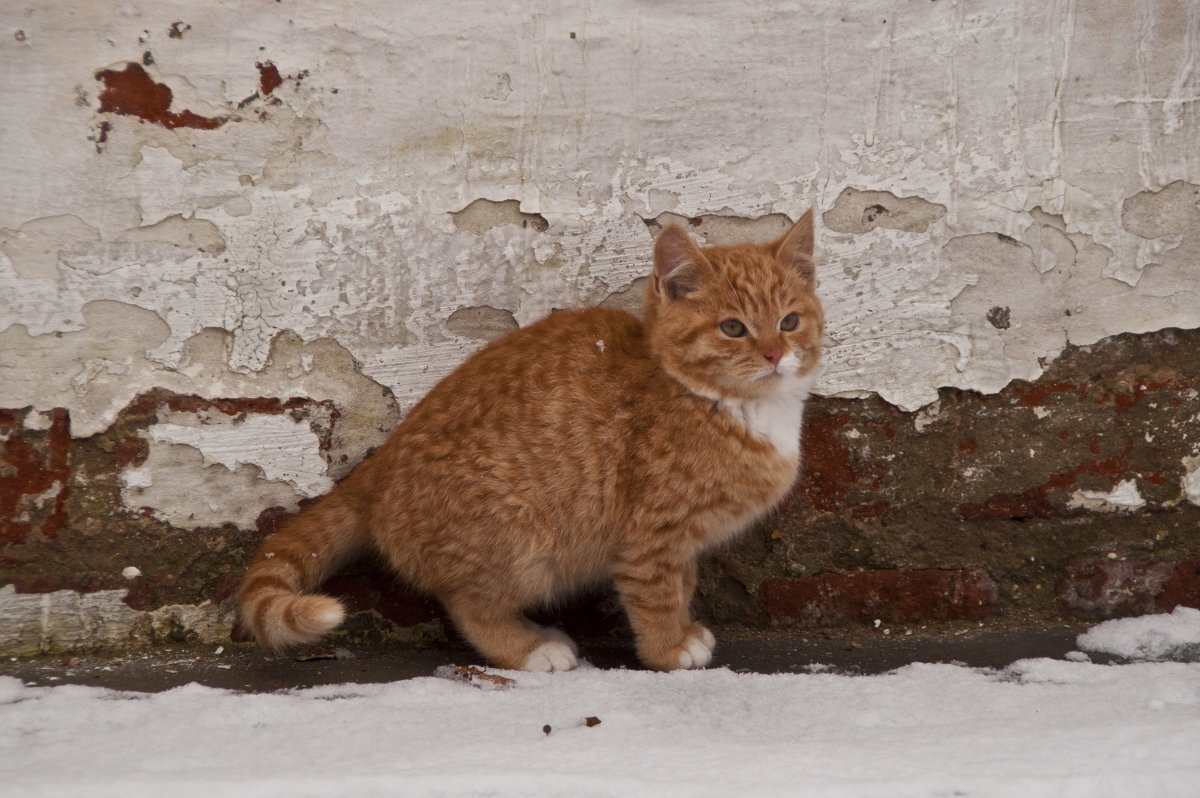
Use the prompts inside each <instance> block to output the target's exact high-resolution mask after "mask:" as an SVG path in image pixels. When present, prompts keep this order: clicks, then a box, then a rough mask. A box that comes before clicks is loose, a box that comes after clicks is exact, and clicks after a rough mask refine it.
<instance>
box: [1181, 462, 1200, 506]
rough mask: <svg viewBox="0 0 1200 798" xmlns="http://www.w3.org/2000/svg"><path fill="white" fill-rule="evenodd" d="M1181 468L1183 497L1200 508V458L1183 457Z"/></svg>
mask: <svg viewBox="0 0 1200 798" xmlns="http://www.w3.org/2000/svg"><path fill="white" fill-rule="evenodd" d="M1183 467H1184V468H1186V469H1187V471H1186V472H1185V473H1184V475H1183V484H1182V486H1181V487H1182V488H1183V496H1184V498H1185V499H1187V500H1188V501H1189V502H1191V503H1192V504H1195V505H1197V506H1200V457H1185V458H1184V460H1183Z"/></svg>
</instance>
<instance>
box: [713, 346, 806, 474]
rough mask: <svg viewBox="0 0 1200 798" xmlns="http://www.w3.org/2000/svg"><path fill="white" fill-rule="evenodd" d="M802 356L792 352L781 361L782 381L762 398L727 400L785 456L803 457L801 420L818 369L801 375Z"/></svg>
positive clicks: (755, 431)
mask: <svg viewBox="0 0 1200 798" xmlns="http://www.w3.org/2000/svg"><path fill="white" fill-rule="evenodd" d="M800 367H801V363H800V359H799V358H798V357H796V355H795V353H793V352H788V353H787V354H786V355H784V356H783V359H782V360H780V361H779V367H778V369H777V371H778V372H779V377H778V378H777V379H778V380H779V384H778V385H777V386H775V390H774V391H772V392H771V393H769V394H768V395H766V396H764V397H761V398H759V399H750V400H747V401H743V402H737V401H729V400H726V401H723V402H722V403H721V404H722V406H723V407H724V408H725V409H726V410H728V411H729V412H730V413H732V414H733V415H734V417H735V418H738V419H739V420H740V421H741V422H742V423H743V424H745V425H746V429H747V431H748V432H749V433H750V434H751V435H754V436H755V437H758V438H762V439H763V440H765V441H767V442H768V443H770V444H771V445H772V446H774V447H775V449H776V450H777V451H778V452H779V453H780V454H781V455H783V456H784V457H789V458H797V459H798V458H799V457H800V422H801V419H802V418H803V416H804V403H805V401H806V400H807V399H808V392H809V389H810V388H811V387H812V384H813V382H814V381H815V380H816V373H815V370H814V371H810V372H809V373H808V374H804V375H800V374H798V373H797V372H798V371H799V370H800Z"/></svg>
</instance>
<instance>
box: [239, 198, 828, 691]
mask: <svg viewBox="0 0 1200 798" xmlns="http://www.w3.org/2000/svg"><path fill="white" fill-rule="evenodd" d="M815 284H816V276H815V268H814V262H813V224H812V212H811V211H809V212H808V213H806V214H805V215H804V216H803V217H802V218H801V219H800V221H798V222H797V223H796V224H795V225H794V226H793V227H792V229H791V230H790V231H789V232H788V233H787V234H785V235H784V236H783V237H782V238H780V239H779V240H778V241H775V242H773V243H771V244H766V245H755V244H745V245H740V246H733V247H706V248H700V247H697V246H696V245H695V244H694V243H693V242H692V241H691V239H690V238H689V237H688V236H687V234H686V233H685V232H683V231H682V230H681V229H679V228H678V227H675V226H668V227H667V228H666V229H664V230H663V232H662V233H661V234H660V235H659V237H658V239H657V241H656V242H655V248H654V268H653V272H652V274H651V279H649V280H648V281H647V287H646V294H645V298H644V301H643V308H644V320H643V321H641V322H639V321H638V320H637V319H635V318H633V317H632V316H630V315H628V314H626V313H623V312H620V311H617V310H612V309H606V308H591V309H586V310H578V311H569V312H562V313H554V314H551V315H550V316H549V317H547V318H545V319H542V320H541V321H539V322H537V323H535V324H532V325H529V326H528V327H525V328H522V329H520V330H517V331H515V332H513V333H511V334H509V335H508V336H506V337H504V338H502V339H500V340H498V341H495V342H493V343H491V344H489V345H488V346H486V347H484V348H483V349H481V350H480V351H479V352H478V353H476V354H475V355H474V356H472V357H471V358H470V359H468V360H467V361H466V362H465V363H464V364H463V365H462V366H460V367H459V368H458V369H457V370H456V371H455V372H453V373H452V374H450V375H449V376H448V377H446V378H445V379H443V380H442V381H441V382H440V383H438V385H436V386H435V387H434V388H433V390H431V391H430V392H429V394H428V395H427V396H426V397H425V398H424V399H423V400H422V401H421V402H420V403H419V404H418V405H417V406H416V407H414V408H413V410H412V411H411V412H410V413H409V414H408V416H407V417H406V418H405V419H404V421H403V422H402V423H401V424H400V426H399V427H397V429H396V430H395V432H394V433H393V434H392V436H391V438H389V440H388V441H387V443H385V444H384V445H383V446H382V447H381V448H380V449H379V450H378V451H377V452H376V453H375V454H374V455H372V456H371V457H369V458H368V459H367V460H365V461H364V462H363V463H362V464H361V465H359V466H358V468H356V469H355V470H354V471H353V472H352V473H351V474H350V475H349V476H348V477H346V478H345V479H344V480H342V481H341V482H340V483H339V484H338V485H337V486H336V487H335V488H334V489H333V490H332V491H331V492H330V493H329V494H328V495H326V496H325V497H323V498H322V499H321V500H320V501H318V502H317V503H316V504H315V505H313V506H312V507H311V508H309V509H307V510H306V511H304V512H302V513H301V514H300V515H298V516H297V517H296V518H295V519H293V520H292V521H291V522H290V523H288V524H287V525H286V526H284V527H283V528H282V529H281V530H280V531H278V532H276V533H275V534H273V535H271V536H270V537H269V538H267V540H266V541H265V542H264V543H263V544H262V546H261V547H260V549H259V551H258V553H257V554H256V556H255V558H254V560H253V562H252V563H251V564H250V567H249V571H248V572H247V574H246V578H245V581H244V582H243V585H242V588H241V592H240V595H239V604H240V615H241V619H242V622H243V624H244V625H245V626H247V627H248V628H249V629H250V630H251V631H252V632H253V634H254V636H255V637H256V639H257V640H258V641H259V643H260V644H261V645H262V646H263V647H264V648H265V649H268V650H281V649H286V648H288V647H291V646H295V645H299V644H303V643H307V642H311V641H313V640H316V639H318V638H319V637H321V636H322V635H324V634H326V633H327V632H329V631H330V630H332V629H334V628H336V627H337V626H338V625H339V624H340V623H341V622H342V619H343V617H344V611H343V608H342V607H341V605H340V604H339V602H338V601H337V600H336V599H333V598H330V597H327V596H322V595H320V594H319V593H315V592H313V591H315V590H317V588H319V586H320V585H321V583H322V582H323V581H324V580H325V579H326V578H327V577H329V576H330V575H331V574H332V573H333V572H334V571H335V570H337V569H338V568H339V567H341V565H342V564H344V563H345V562H347V561H348V560H349V559H351V558H353V557H355V556H358V555H359V554H360V553H363V552H366V551H368V550H374V551H375V552H377V553H378V554H379V555H381V556H382V557H383V559H384V560H385V561H386V562H387V563H389V564H390V566H391V567H392V568H393V569H394V570H395V572H396V573H397V574H398V575H399V576H400V577H401V578H403V579H404V580H405V581H406V582H408V583H409V584H411V585H412V586H414V587H416V588H418V589H420V590H422V591H426V592H428V593H430V594H432V595H434V596H437V597H438V598H439V599H440V600H441V601H442V603H443V604H444V605H445V607H446V609H447V611H448V612H449V614H450V616H451V617H452V618H453V620H454V622H455V624H456V625H457V626H458V628H459V630H460V631H461V632H462V633H463V635H464V636H465V637H466V638H467V639H468V640H469V641H470V642H471V643H472V644H473V645H474V646H475V647H476V648H477V649H478V650H479V651H480V652H481V653H482V654H483V655H484V656H485V657H487V658H488V659H489V660H490V661H491V662H492V663H494V664H495V665H497V666H500V667H505V668H525V669H529V670H563V669H568V668H571V667H574V666H575V664H576V662H577V655H576V651H575V647H574V644H573V643H572V642H571V641H570V640H569V639H568V638H567V637H566V636H565V635H563V634H562V633H561V632H558V631H557V630H554V629H548V628H543V627H540V626H537V625H535V624H533V623H532V622H531V621H529V620H528V619H527V618H526V617H525V615H524V614H523V613H524V610H526V609H528V608H530V607H533V606H535V605H539V604H545V603H548V602H553V601H554V600H555V599H557V598H561V597H563V596H564V595H566V594H568V593H570V592H572V591H576V590H579V589H581V588H584V587H587V586H589V585H593V584H596V583H599V582H602V581H604V580H612V581H613V582H614V583H615V585H616V587H617V590H618V593H619V595H620V597H621V600H622V602H623V604H624V606H625V609H626V612H627V613H628V615H629V620H630V623H631V625H632V627H633V630H634V633H635V635H636V641H637V649H638V655H639V657H640V658H641V659H642V661H643V662H645V663H646V664H647V665H648V666H650V667H653V668H659V669H663V670H670V669H673V668H681V667H682V668H686V667H700V666H703V665H706V664H708V662H709V660H710V658H711V656H712V649H713V646H714V640H713V636H712V634H711V633H710V632H709V631H708V630H707V629H705V628H704V627H703V626H701V625H700V624H698V623H696V622H695V621H694V620H693V619H692V617H691V613H690V610H689V604H690V601H691V597H692V592H693V591H694V589H695V586H696V559H697V556H698V555H699V554H700V553H701V552H702V551H703V550H704V549H706V548H708V547H710V546H713V545H715V544H718V543H721V542H724V541H726V540H728V539H730V538H731V537H733V536H734V535H736V534H737V533H738V532H740V531H742V530H744V529H745V528H746V527H747V526H748V525H749V524H750V523H751V522H753V521H754V520H755V519H756V518H758V517H760V516H761V515H763V514H764V513H765V512H767V511H768V510H770V509H771V508H772V507H774V506H775V504H777V503H778V501H779V500H780V499H781V498H782V497H783V496H784V495H785V494H786V493H787V491H788V489H789V488H790V487H791V485H792V483H793V482H794V480H795V478H796V473H797V468H798V465H799V457H800V440H799V438H800V419H801V415H802V412H803V408H804V402H805V399H806V397H807V394H808V389H809V387H810V384H811V381H812V379H813V375H814V371H815V369H816V366H817V363H818V360H819V357H820V346H821V336H822V328H823V316H822V312H821V306H820V303H819V302H818V300H817V298H816V295H815V292H814V289H815ZM734 322H736V323H734Z"/></svg>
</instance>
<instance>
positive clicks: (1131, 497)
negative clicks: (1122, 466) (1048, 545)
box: [1067, 479, 1146, 513]
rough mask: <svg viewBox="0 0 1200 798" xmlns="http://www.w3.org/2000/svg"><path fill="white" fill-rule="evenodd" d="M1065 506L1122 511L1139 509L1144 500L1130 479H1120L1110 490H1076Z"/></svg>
mask: <svg viewBox="0 0 1200 798" xmlns="http://www.w3.org/2000/svg"><path fill="white" fill-rule="evenodd" d="M1067 506H1068V507H1070V508H1071V509H1073V510H1090V511H1092V512H1101V513H1123V512H1133V511H1134V510H1140V509H1141V508H1142V507H1145V506H1146V500H1145V499H1143V498H1142V494H1141V493H1140V492H1139V491H1138V487H1137V483H1136V482H1135V481H1134V480H1132V479H1125V480H1121V481H1120V482H1118V483H1117V485H1116V487H1114V488H1113V489H1112V490H1110V491H1096V490H1077V491H1075V492H1074V493H1073V494H1071V498H1070V499H1069V500H1068V501H1067Z"/></svg>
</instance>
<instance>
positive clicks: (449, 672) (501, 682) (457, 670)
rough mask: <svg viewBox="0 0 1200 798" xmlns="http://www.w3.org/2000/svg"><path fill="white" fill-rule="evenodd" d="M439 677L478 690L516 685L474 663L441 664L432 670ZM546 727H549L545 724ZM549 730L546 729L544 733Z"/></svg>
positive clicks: (500, 688) (506, 678) (505, 688)
mask: <svg viewBox="0 0 1200 798" xmlns="http://www.w3.org/2000/svg"><path fill="white" fill-rule="evenodd" d="M433 675H434V676H437V677H438V678H439V679H450V680H451V681H455V682H462V683H463V684H469V685H471V686H472V687H478V688H479V689H480V690H507V689H508V688H510V687H515V686H516V684H517V683H516V681H514V680H512V679H509V678H508V677H506V676H499V675H497V674H494V673H487V672H485V671H483V670H481V669H479V668H476V667H475V666H474V665H441V666H439V667H438V668H437V670H435V671H434V672H433ZM546 728H547V729H549V728H550V727H549V726H547V727H546ZM549 733H550V732H549V731H547V732H546V734H549Z"/></svg>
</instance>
